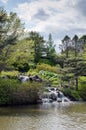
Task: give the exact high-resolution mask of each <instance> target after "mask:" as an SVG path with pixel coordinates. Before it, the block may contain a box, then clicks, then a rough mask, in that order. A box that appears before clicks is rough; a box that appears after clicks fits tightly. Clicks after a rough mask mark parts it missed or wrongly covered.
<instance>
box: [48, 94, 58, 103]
mask: <svg viewBox="0 0 86 130" xmlns="http://www.w3.org/2000/svg"><path fill="white" fill-rule="evenodd" d="M49 98H50V99H52V100H53V101H56V100H57V94H56V93H54V92H52V93H51V94H50V96H49Z"/></svg>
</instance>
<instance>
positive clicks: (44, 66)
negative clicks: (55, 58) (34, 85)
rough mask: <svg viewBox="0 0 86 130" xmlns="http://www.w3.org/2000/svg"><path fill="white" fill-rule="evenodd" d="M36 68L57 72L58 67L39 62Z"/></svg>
mask: <svg viewBox="0 0 86 130" xmlns="http://www.w3.org/2000/svg"><path fill="white" fill-rule="evenodd" d="M36 68H37V69H38V71H41V70H44V71H50V72H54V73H57V67H53V66H51V65H48V64H44V63H41V64H37V66H36Z"/></svg>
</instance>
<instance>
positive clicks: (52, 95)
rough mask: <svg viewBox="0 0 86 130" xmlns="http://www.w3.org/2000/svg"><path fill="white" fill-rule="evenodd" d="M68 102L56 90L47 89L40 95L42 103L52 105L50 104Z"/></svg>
mask: <svg viewBox="0 0 86 130" xmlns="http://www.w3.org/2000/svg"><path fill="white" fill-rule="evenodd" d="M69 101H70V100H69V99H68V98H67V97H65V96H64V94H63V93H62V92H61V91H59V90H58V89H57V88H51V87H47V88H46V92H44V93H43V95H42V102H43V103H52V102H69Z"/></svg>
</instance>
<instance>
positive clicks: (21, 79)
mask: <svg viewBox="0 0 86 130" xmlns="http://www.w3.org/2000/svg"><path fill="white" fill-rule="evenodd" d="M18 79H19V80H20V81H21V82H26V81H28V80H29V77H28V76H24V75H19V76H18Z"/></svg>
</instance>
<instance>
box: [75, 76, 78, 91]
mask: <svg viewBox="0 0 86 130" xmlns="http://www.w3.org/2000/svg"><path fill="white" fill-rule="evenodd" d="M75 80H76V91H78V77H76V78H75Z"/></svg>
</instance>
